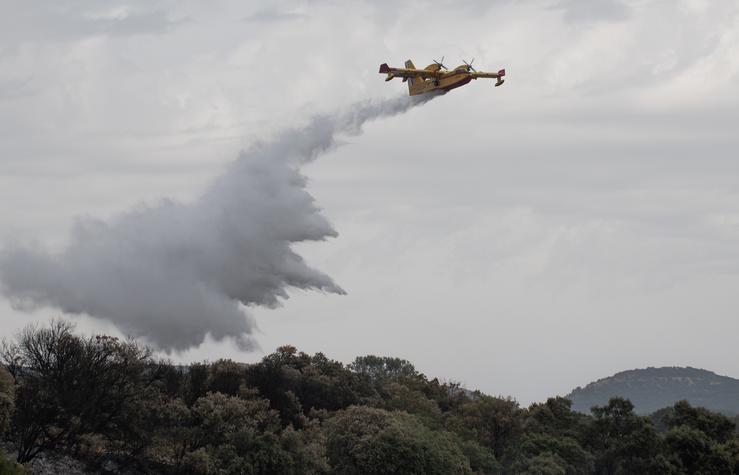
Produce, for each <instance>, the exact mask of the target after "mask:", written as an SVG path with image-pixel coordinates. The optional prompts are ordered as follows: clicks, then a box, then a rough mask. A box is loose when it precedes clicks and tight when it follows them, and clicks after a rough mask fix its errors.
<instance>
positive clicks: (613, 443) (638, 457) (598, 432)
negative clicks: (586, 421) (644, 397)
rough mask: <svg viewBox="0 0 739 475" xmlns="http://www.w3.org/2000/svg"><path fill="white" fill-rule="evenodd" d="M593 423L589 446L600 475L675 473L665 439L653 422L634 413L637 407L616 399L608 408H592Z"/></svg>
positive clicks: (589, 431) (590, 429)
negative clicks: (665, 446)
mask: <svg viewBox="0 0 739 475" xmlns="http://www.w3.org/2000/svg"><path fill="white" fill-rule="evenodd" d="M591 411H592V413H593V422H592V423H591V425H590V427H589V430H588V445H589V448H591V449H592V450H593V452H594V455H595V472H596V473H600V474H608V475H615V474H632V473H654V474H658V473H671V472H672V471H674V467H673V466H672V465H671V464H670V463H669V462H668V459H667V457H666V455H665V453H664V452H665V451H664V446H663V442H662V440H661V439H660V438H659V436H658V435H657V431H656V429H655V428H654V425H653V424H652V422H651V421H650V420H649V419H648V418H646V417H641V416H638V415H636V414H635V413H634V405H633V404H632V403H631V402H630V401H628V400H626V399H623V398H612V399H611V400H610V401H609V402H608V405H606V406H595V407H593V408H592V409H591Z"/></svg>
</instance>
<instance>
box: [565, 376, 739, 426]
mask: <svg viewBox="0 0 739 475" xmlns="http://www.w3.org/2000/svg"><path fill="white" fill-rule="evenodd" d="M614 396H621V397H624V398H627V399H629V400H631V402H632V403H633V404H634V406H636V411H637V412H638V413H640V414H650V413H652V412H654V411H656V410H658V409H662V408H663V407H666V406H671V405H673V404H674V403H675V402H676V401H679V400H681V399H687V400H688V401H689V402H690V403H691V404H692V405H694V406H703V407H705V408H707V409H710V410H712V411H717V412H722V413H724V414H727V415H736V414H739V380H737V379H734V378H729V377H727V376H719V375H717V374H716V373H713V372H711V371H706V370H704V369H696V368H690V367H688V368H681V367H664V368H647V369H634V370H630V371H623V372H621V373H617V374H615V375H613V376H611V377H609V378H604V379H599V380H598V381H595V382H593V383H590V384H588V385H587V386H585V387H584V388H581V387H578V388H577V389H575V390H574V391H572V392H571V393H570V394H568V395H567V396H565V397H566V398H567V399H569V400H570V401H572V406H573V407H572V408H573V409H574V410H576V411H579V412H585V413H589V412H590V408H591V407H592V406H602V405H605V404H607V403H608V399H609V398H611V397H614Z"/></svg>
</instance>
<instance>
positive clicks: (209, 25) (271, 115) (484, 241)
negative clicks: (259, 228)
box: [0, 0, 739, 403]
mask: <svg viewBox="0 0 739 475" xmlns="http://www.w3.org/2000/svg"><path fill="white" fill-rule="evenodd" d="M0 4H1V5H2V12H3V14H2V15H0V243H1V244H0V245H1V246H3V247H4V248H8V249H9V248H12V247H13V246H17V245H19V244H20V245H23V246H35V247H38V248H43V249H47V250H48V252H50V253H51V255H56V254H55V253H59V252H62V251H63V250H64V249H67V248H69V246H70V245H73V244H74V243H73V242H71V241H73V240H74V239H75V237H74V235H73V234H70V230H71V229H72V228H73V226H74V225H75V223H77V222H79V221H80V219H84V218H86V217H87V218H90V217H92V218H96V219H99V220H102V221H101V222H115V220H116V219H119V218H117V217H119V216H120V215H121V213H127V212H131V211H130V210H136V209H141V207H146V206H157V204H161V203H162V202H164V201H163V200H169V201H167V202H168V203H169V202H173V203H179V204H182V205H187V204H188V203H195V202H196V201H197V200H198V199H200V197H201V196H202V195H203V193H204V192H205V190H208V189H212V185H211V183H212V182H213V180H215V179H216V178H217V177H219V176H222V175H223V174H224V173H225V172H226V171H227V170H228V169H229V165H230V164H231V163H233V161H234V160H235V159H236V157H237V156H239V152H240V151H241V150H248V149H249V148H250V147H251V146H252V145H253V144H254V143H256V142H258V141H265V140H269V139H270V138H271V137H274V136H276V135H279V134H280V131H282V130H284V129H285V128H289V127H300V126H301V125H302V124H305V123H307V122H308V121H309V120H310V118H311V117H312V116H313V115H315V114H328V115H330V114H333V113H334V112H333V111H336V110H343V109H345V108H346V107H348V106H349V105H350V104H353V103H355V102H357V101H363V100H367V99H374V100H384V99H393V98H396V97H400V96H403V95H404V94H406V91H407V89H406V86H405V84H403V83H401V82H400V81H392V82H389V83H386V82H384V81H383V77H382V76H381V75H379V74H377V68H378V66H379V64H380V63H383V62H388V63H390V65H391V66H399V65H401V64H402V63H403V62H404V61H405V60H406V59H408V58H411V59H413V60H414V62H415V63H416V65H417V66H425V65H426V64H428V63H430V62H431V60H432V59H433V58H437V59H438V58H440V57H441V56H442V55H443V56H445V58H446V63H447V64H448V65H449V66H455V65H457V64H461V60H462V59H467V60H469V59H470V58H475V63H474V64H475V66H477V67H478V68H481V69H486V70H492V71H497V70H498V69H500V68H503V67H505V68H506V70H507V72H508V76H507V77H508V80H507V82H506V84H505V86H503V87H500V88H493V87H492V82H484V81H476V82H473V83H471V84H469V85H468V86H467V87H464V88H461V89H457V90H455V91H452V92H451V93H450V94H448V95H446V96H444V97H441V98H437V99H434V100H433V101H431V102H429V103H427V104H425V105H423V106H422V107H416V108H413V109H412V110H410V111H408V112H407V113H405V114H401V115H396V116H393V117H387V118H383V119H379V120H376V121H373V122H370V123H368V124H367V125H366V126H365V128H364V133H363V134H361V135H347V136H346V137H342V138H341V141H342V143H343V144H342V145H341V146H339V147H336V148H334V149H332V150H330V151H329V152H328V153H327V154H324V155H322V156H320V157H319V158H318V159H317V160H315V161H314V162H312V163H309V164H306V165H304V166H302V168H300V172H301V173H302V174H303V175H305V176H306V177H307V179H308V182H307V191H308V192H309V193H310V195H312V196H313V198H315V206H317V207H319V208H321V210H322V211H321V214H322V216H324V217H325V218H326V219H327V220H328V221H329V222H330V223H331V225H332V226H333V229H335V230H336V231H337V232H338V236H337V237H331V238H329V239H327V240H325V241H321V242H306V243H301V244H297V245H294V246H293V247H292V249H293V251H295V252H296V253H297V254H299V255H301V256H302V257H303V258H305V260H306V261H307V263H308V264H309V265H310V266H311V267H313V268H316V269H319V270H320V271H321V272H323V273H325V274H327V275H328V276H330V277H331V278H332V279H333V281H334V282H336V284H338V285H339V286H341V288H342V289H344V290H345V291H346V292H347V295H336V294H334V293H331V292H326V293H324V292H315V291H311V290H299V289H290V290H288V294H289V299H284V298H281V299H280V301H281V303H282V306H281V307H279V308H265V307H260V306H253V307H250V308H249V309H248V312H249V314H250V315H251V319H252V320H251V321H250V323H249V325H255V328H254V333H253V337H254V341H255V343H256V345H258V348H257V349H256V350H252V351H244V350H243V349H240V348H244V346H243V345H242V346H241V347H239V346H238V345H237V344H236V341H235V340H234V339H232V338H226V339H225V340H223V341H216V339H215V338H213V337H208V338H206V341H205V342H204V343H203V344H202V345H200V346H199V347H197V348H192V349H190V350H187V351H184V352H178V353H172V354H171V355H170V356H171V357H172V358H174V359H175V360H178V361H188V360H193V359H206V358H207V359H211V360H213V359H216V358H219V357H231V358H235V359H239V360H243V361H255V360H258V359H260V358H261V357H262V356H263V355H264V354H265V353H269V352H271V351H273V350H274V349H275V348H276V347H277V346H280V345H283V344H293V345H295V346H297V347H298V348H299V349H301V350H303V351H306V352H310V353H313V352H317V351H322V352H324V353H326V354H327V355H328V356H330V357H333V358H336V359H340V360H343V361H350V360H352V359H353V358H354V357H355V356H357V355H362V354H382V355H392V356H399V357H403V358H407V359H409V360H411V361H412V362H414V363H415V364H416V366H417V367H418V368H419V369H420V370H421V371H423V372H425V373H426V374H428V375H429V376H437V377H439V378H442V379H448V380H455V381H459V382H461V383H463V384H464V385H466V386H467V387H470V388H479V389H481V390H483V391H485V392H488V393H492V394H502V395H511V396H514V397H516V398H517V399H518V400H519V401H521V402H522V403H529V402H531V401H535V400H542V399H544V398H546V397H547V396H550V395H555V394H564V393H566V392H568V391H569V390H570V389H572V388H573V387H575V386H578V385H584V384H586V383H588V382H590V381H592V380H593V379H597V378H600V377H604V376H608V375H610V374H612V373H614V372H616V371H620V370H625V369H630V368H635V367H646V366H663V365H691V366H697V367H703V368H706V369H710V370H713V371H716V372H718V373H722V374H727V375H730V376H734V377H739V358H737V356H739V354H738V352H739V350H737V349H736V344H735V341H736V334H737V332H738V331H739V320H738V319H737V309H739V292H738V291H737V288H738V287H739V286H738V285H737V284H739V280H738V279H737V278H738V277H739V246H738V244H739V243H738V240H739V157H737V149H738V148H739V134H737V125H736V124H738V123H739V74H738V73H739V5H737V3H736V2H734V1H731V0H725V1H724V0H718V1H716V0H712V1H708V0H679V1H676V0H669V1H668V0H664V1H660V0H623V1H621V0H598V1H594V0H530V1H516V0H499V1H496V2H487V1H467V2H458V1H454V2H452V1H446V2H423V1H407V2H369V1H367V2H361V1H347V2H343V1H342V2H338V1H329V0H326V1H318V0H315V1H303V2H301V1H284V2H274V1H270V2H266V1H265V2H256V1H253V2H242V1H213V2H195V1H193V2H189V1H174V0H173V1H141V2H118V1H115V2H93V1H83V0H76V1H58V2H26V1H8V0H4V1H1V2H0ZM245 186H247V185H245ZM247 187H248V186H247ZM245 215H247V216H248V215H249V211H248V210H245ZM276 219H277V218H276ZM198 232H202V230H201V229H199V230H198ZM327 234H330V233H327ZM62 314H63V312H62V311H61V310H60V309H58V308H55V307H43V306H42V307H40V308H39V307H34V308H30V307H27V306H26V307H23V308H20V307H19V306H18V305H17V302H16V305H11V302H10V301H9V300H8V299H7V298H2V299H0V321H1V322H2V325H1V326H0V333H1V334H2V336H11V335H13V334H14V333H15V332H16V331H17V330H19V329H20V328H22V327H23V326H24V325H26V324H28V323H29V322H33V321H45V320H47V319H49V318H51V317H54V316H60V315H62ZM65 318H71V319H73V320H75V321H76V322H77V323H78V328H79V329H80V330H81V331H83V332H91V331H105V332H108V333H113V334H120V333H121V330H120V329H118V328H116V326H115V325H114V324H113V323H111V321H109V320H105V319H100V318H94V317H92V316H84V315H82V316H79V315H78V316H66V317H65ZM183 324H185V323H183ZM172 325H173V326H175V325H178V322H172Z"/></svg>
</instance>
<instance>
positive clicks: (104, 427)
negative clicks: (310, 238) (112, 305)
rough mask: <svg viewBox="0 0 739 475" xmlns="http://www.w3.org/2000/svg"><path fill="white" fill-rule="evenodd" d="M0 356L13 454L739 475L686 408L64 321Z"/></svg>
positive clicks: (152, 467)
mask: <svg viewBox="0 0 739 475" xmlns="http://www.w3.org/2000/svg"><path fill="white" fill-rule="evenodd" d="M0 354H1V356H2V359H3V363H4V366H5V368H6V369H7V371H8V373H7V374H4V376H2V377H0V395H2V396H3V397H5V399H0V401H1V400H5V401H6V404H5V405H3V406H0V408H2V411H3V412H1V413H0V417H2V418H3V419H0V420H5V421H8V423H7V424H6V425H5V427H4V434H3V435H4V437H5V438H6V439H7V440H9V441H11V442H12V443H13V444H14V446H15V447H16V448H17V459H18V461H19V462H23V463H25V462H28V461H29V460H33V459H34V457H37V456H38V454H40V453H43V452H57V453H59V452H61V453H65V454H68V455H72V456H74V457H75V458H77V459H79V460H83V461H85V462H86V463H87V464H88V465H89V466H90V468H91V469H99V468H100V467H103V466H104V467H107V469H108V470H110V467H116V468H115V471H118V472H125V473H164V474H242V473H247V474H248V473H250V474H274V473H284V474H321V473H337V474H435V473H436V474H473V473H477V474H495V473H516V474H586V473H602V474H626V473H629V474H631V473H665V474H669V473H674V474H684V473H722V474H723V473H727V474H731V473H737V474H739V439H737V435H736V431H735V425H734V422H733V421H731V420H730V419H728V418H727V417H725V416H723V415H721V414H716V413H712V412H710V411H708V410H705V409H701V408H695V407H693V406H691V405H690V404H688V403H686V402H681V403H678V404H675V405H674V406H673V407H671V408H669V409H666V410H665V411H662V413H661V414H658V415H655V417H657V424H655V422H654V421H653V419H651V418H648V417H642V416H639V415H637V414H635V412H634V407H633V405H632V404H631V403H630V402H629V401H628V400H625V399H620V398H614V399H612V400H610V401H609V402H608V403H607V404H605V405H603V406H599V407H596V408H594V409H593V411H592V414H591V415H585V414H581V413H578V412H575V411H573V410H572V409H571V403H570V401H568V400H567V399H564V398H551V399H549V400H547V401H546V402H544V403H541V404H533V405H531V406H530V407H528V408H522V407H520V406H519V405H518V404H517V403H516V402H515V401H514V400H512V399H508V398H499V397H492V396H488V395H485V394H482V393H480V392H474V393H470V392H469V391H465V390H462V389H460V388H459V387H458V386H457V385H455V384H450V383H442V382H440V381H438V380H437V379H429V378H427V377H426V376H425V375H423V374H420V373H418V372H417V371H416V370H415V368H414V367H413V365H411V364H410V363H409V362H407V361H404V360H400V359H397V358H386V357H377V356H365V357H360V358H357V359H356V360H355V361H354V362H353V363H352V364H350V365H344V364H342V363H340V362H337V361H334V360H331V359H329V358H327V357H326V356H324V355H323V354H321V353H317V354H315V355H308V354H305V353H301V352H298V351H297V350H296V349H295V348H293V347H290V346H286V347H282V348H279V349H278V350H277V351H276V352H275V353H273V354H271V355H268V356H266V357H265V358H264V359H263V360H262V361H261V362H260V363H258V364H253V365H246V364H240V363H236V362H233V361H228V360H221V361H216V362H214V363H197V364H193V365H190V366H188V367H181V366H175V365H172V364H169V363H168V362H166V361H157V360H155V359H154V358H153V357H152V355H151V353H150V352H149V351H148V350H147V349H146V348H144V347H142V346H140V345H138V344H137V343H135V342H131V341H126V342H123V341H119V340H117V339H115V338H110V337H106V336H96V337H91V338H82V337H79V336H76V335H75V334H73V332H72V329H71V328H70V326H69V325H67V324H65V323H63V322H54V323H53V324H52V325H51V326H50V327H45V328H29V329H27V330H25V331H24V332H22V333H21V334H20V335H19V336H18V338H17V339H16V340H14V341H12V342H8V343H6V344H5V345H4V347H3V349H2V351H1V352H0ZM3 381H4V383H2V382H3Z"/></svg>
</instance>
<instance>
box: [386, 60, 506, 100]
mask: <svg viewBox="0 0 739 475" xmlns="http://www.w3.org/2000/svg"><path fill="white" fill-rule="evenodd" d="M473 61H474V59H472V61H470V62H469V63H468V62H467V61H463V63H464V64H463V65H461V66H457V67H456V68H454V69H452V70H449V69H448V68H447V67H446V66H444V64H443V63H444V58H443V57H442V58H441V61H436V60H434V64H429V65H428V66H426V67H425V68H424V69H416V67H415V66H414V65H413V61H411V60H410V59H409V60H408V61H406V62H405V68H391V67H390V66H388V65H387V63H383V64H381V65H380V74H387V77H386V78H385V81H389V80H391V79H393V78H403V82H406V81H408V94H409V95H411V96H415V95H417V94H425V93H427V92H432V91H443V92H446V91H449V90H451V89H454V88H457V87H460V86H464V85H465V84H467V83H468V82H470V81H471V80H473V79H478V78H495V79H497V80H498V81H497V82H496V83H495V86H496V87H497V86H500V85H501V84H503V82H505V80H504V79H503V76H505V69H501V70H500V71H498V72H497V73H485V72H482V71H477V70H475V68H473V67H472V62H473ZM442 69H444V71H442Z"/></svg>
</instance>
